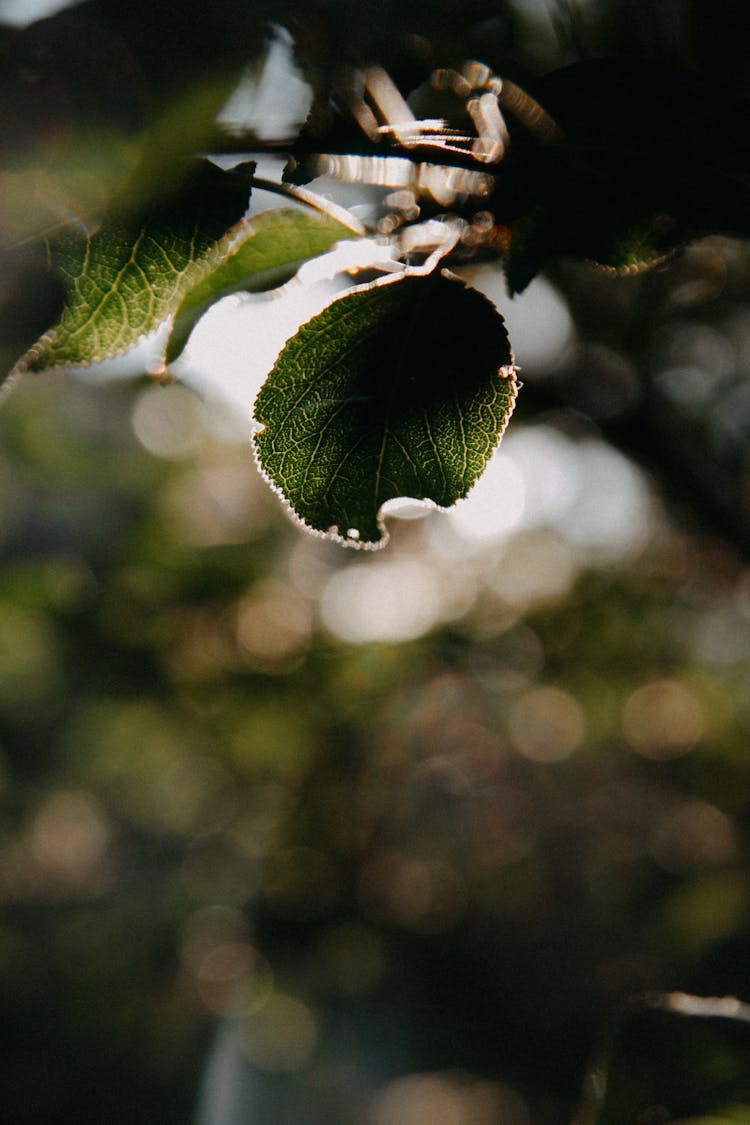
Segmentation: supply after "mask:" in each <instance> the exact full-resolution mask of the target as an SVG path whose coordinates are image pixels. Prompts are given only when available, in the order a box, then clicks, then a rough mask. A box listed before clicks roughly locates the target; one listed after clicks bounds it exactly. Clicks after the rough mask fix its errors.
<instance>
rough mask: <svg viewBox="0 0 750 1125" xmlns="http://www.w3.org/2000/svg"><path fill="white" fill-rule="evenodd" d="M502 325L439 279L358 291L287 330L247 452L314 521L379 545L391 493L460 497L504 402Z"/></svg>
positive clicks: (496, 434)
mask: <svg viewBox="0 0 750 1125" xmlns="http://www.w3.org/2000/svg"><path fill="white" fill-rule="evenodd" d="M516 391H517V384H516V380H515V367H514V365H513V356H512V353H511V349H510V344H509V342H508V337H507V334H506V332H505V328H504V325H503V320H502V317H501V316H500V314H499V313H498V312H497V310H496V309H495V307H494V306H493V305H492V304H491V303H490V302H489V301H488V300H487V299H486V298H485V297H483V296H482V295H481V294H480V293H478V292H476V290H473V289H467V288H466V287H465V286H464V284H463V283H462V282H461V281H459V280H458V279H456V278H454V277H451V276H450V275H448V274H446V273H432V274H430V275H428V276H423V275H414V274H411V275H407V276H403V275H402V276H400V277H397V278H395V279H394V278H389V279H387V280H383V281H378V282H376V283H374V284H372V285H368V286H362V287H360V288H358V289H355V290H353V291H352V292H350V293H348V294H346V295H345V296H344V297H341V298H339V299H337V300H336V301H334V302H333V303H332V304H331V305H329V306H328V308H326V309H325V310H324V311H323V312H322V313H320V314H319V315H318V316H316V317H314V318H313V319H312V320H311V321H309V322H308V323H307V324H306V325H304V326H303V327H302V328H301V329H300V331H299V332H298V333H297V334H296V336H294V337H293V338H292V339H291V340H290V341H289V343H288V344H287V345H286V347H285V348H284V349H283V351H282V353H281V355H280V356H279V358H278V360H277V362H276V365H275V366H274V368H273V370H272V372H271V374H270V375H269V377H268V380H267V381H266V383H265V385H264V386H263V387H262V388H261V391H260V393H259V394H258V397H257V400H256V403H255V416H256V420H257V423H258V424H259V426H261V427H262V429H261V430H260V432H258V433H256V434H255V437H254V443H255V450H256V456H257V458H258V461H259V464H260V466H261V469H262V470H263V472H264V473H265V475H266V476H267V478H268V480H269V481H270V483H271V484H272V485H273V486H274V487H275V488H276V489H277V490H278V491H279V492H280V493H281V494H282V496H283V497H285V499H286V500H287V501H288V502H289V504H290V505H291V507H292V509H293V511H294V512H295V514H296V515H297V516H298V517H299V518H300V519H301V520H302V521H303V522H304V523H305V524H306V525H308V526H309V527H310V528H311V529H313V530H315V531H318V532H328V533H331V534H333V535H335V536H336V537H337V538H339V539H340V540H342V541H344V542H348V543H352V544H357V545H360V546H374V545H377V544H380V543H383V542H384V541H385V529H384V526H383V520H382V513H381V509H382V507H383V505H384V504H385V503H386V501H388V500H391V499H394V498H396V497H414V498H416V499H424V500H431V501H433V502H434V503H435V504H437V505H439V506H441V507H447V506H449V505H451V504H453V503H455V501H456V500H458V499H459V498H460V497H462V496H465V495H466V493H467V492H468V491H469V489H470V488H471V487H472V485H473V484H474V483H475V481H476V480H477V478H478V477H479V475H480V474H481V472H482V470H483V469H484V467H485V465H486V464H487V461H488V460H489V458H490V456H491V455H492V452H493V450H494V449H495V447H496V445H497V443H498V441H499V439H500V436H501V434H502V432H503V430H504V428H505V426H506V424H507V421H508V418H509V417H510V414H511V412H512V410H513V405H514V402H515V398H516Z"/></svg>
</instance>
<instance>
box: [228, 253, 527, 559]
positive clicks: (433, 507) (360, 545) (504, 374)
mask: <svg viewBox="0 0 750 1125" xmlns="http://www.w3.org/2000/svg"><path fill="white" fill-rule="evenodd" d="M440 273H441V275H442V276H443V277H447V278H450V279H451V280H454V281H460V282H461V284H462V285H464V286H465V287H466V288H473V287H471V286H468V285H467V284H466V282H465V281H464V280H463V278H460V277H458V276H457V275H456V274H455V273H453V271H452V270H448V269H441V270H440ZM425 276H428V275H427V274H426V273H425V271H424V269H423V267H421V266H404V268H403V269H402V270H399V271H398V273H393V274H388V275H387V276H386V277H377V278H375V280H374V281H368V282H366V283H365V284H363V285H354V286H352V287H351V288H350V289H346V290H345V291H344V292H343V293H337V294H336V296H335V297H334V298H333V299H332V300H331V301H329V303H328V304H327V305H326V306H325V309H321V310H320V312H317V313H314V314H313V316H311V317H309V318H308V319H307V320H306V321H304V322H303V323H302V324H300V325H299V327H298V328H297V331H296V332H295V333H294V334H293V335H292V336H290V338H289V339H290V340H292V339H294V336H296V335H297V333H298V332H301V331H302V329H303V328H305V327H306V326H307V325H308V324H310V323H311V322H312V321H313V320H315V319H316V317H318V316H320V315H321V313H322V312H325V311H326V310H327V309H329V308H330V307H331V306H332V305H335V304H337V303H338V302H339V301H343V300H344V298H345V297H351V295H352V294H353V293H366V292H368V291H369V290H371V289H377V288H380V287H381V286H383V285H393V284H395V283H397V282H399V281H403V279H404V278H405V277H425ZM475 292H477V293H479V290H475ZM480 295H481V296H482V297H484V299H485V300H486V301H489V303H490V304H491V305H493V306H494V308H495V309H496V310H497V312H498V314H499V315H502V314H500V310H499V309H497V306H496V305H495V303H494V301H491V300H490V298H489V297H487V296H486V294H484V293H481V294H480ZM288 343H289V340H287V341H286V342H285V343H284V344H283V346H282V347H281V348H280V350H279V355H281V352H282V351H283V350H284V348H285V347H286V345H287V344H288ZM508 346H509V349H510V360H511V361H510V363H507V364H501V365H500V367H498V369H497V377H498V378H499V379H508V380H510V385H511V398H510V405H509V406H508V410H507V411H506V414H505V419H504V421H503V425H502V427H501V429H500V432H499V433H498V435H497V441H496V442H495V445H494V447H493V450H492V453H491V454H490V456H489V457H488V458H487V462H486V464H489V462H490V460H491V458H492V456H493V454H494V453H495V451H496V450H497V448H498V446H499V445H500V442H501V441H502V440H503V437H504V435H505V431H506V430H507V428H508V423H509V422H510V419H511V417H512V416H513V412H514V410H515V406H516V399H517V398H518V392H519V390H520V389H521V387H522V386H523V384H522V383H521V382H520V381H519V380H518V379H517V378H516V375H517V373H518V372H519V371H520V367H519V366H518V364H516V362H515V357H514V355H513V349H512V347H511V344H510V340H508ZM277 360H278V356H277ZM275 363H276V361H274V365H275ZM259 393H260V392H259ZM256 401H257V399H256ZM252 424H253V427H254V429H253V434H252V436H251V438H250V446H251V449H252V453H253V460H254V461H255V466H256V468H257V470H258V472H259V473H260V475H261V477H262V478H263V480H264V481H265V483H266V484H267V485H268V487H269V488H270V489H271V491H272V492H274V493H275V494H276V496H277V497H278V498H279V500H280V501H281V506H282V508H283V509H284V510H285V512H286V513H287V514H288V515H289V516H291V518H292V520H293V521H294V523H296V524H298V525H299V526H301V527H303V528H304V529H305V531H306V532H307V533H308V534H309V535H312V536H314V537H315V538H316V539H325V540H328V541H329V542H332V543H338V544H339V545H340V546H342V547H351V548H353V549H354V550H355V551H382V549H383V548H384V547H386V546H387V545H388V543H389V541H390V538H391V534H390V532H389V530H388V527H387V525H386V522H385V521H386V518H387V516H388V505H389V504H391V505H392V504H393V503H394V502H395V501H397V500H400V499H409V500H411V501H412V502H413V503H415V504H419V505H420V506H421V507H423V508H424V509H425V510H426V511H436V512H448V511H450V509H451V508H452V507H453V506H454V504H455V503H457V502H458V501H459V500H464V499H466V497H467V496H468V495H469V494H470V493H471V489H472V488H473V487H474V485H472V486H471V488H469V489H467V491H466V492H465V493H464V494H463V496H457V497H456V500H455V501H454V504H449V505H447V506H446V505H441V504H437V503H436V502H435V501H434V500H429V499H418V498H416V497H392V498H391V499H389V500H386V501H385V503H383V504H381V506H380V508H379V509H378V512H377V515H376V517H375V519H376V523H377V526H378V531H379V532H380V538H379V539H376V540H367V539H364V540H363V539H359V538H358V536H353V535H349V534H347V535H342V534H341V532H340V530H339V528H338V527H335V526H334V527H330V528H328V530H327V531H321V530H320V528H317V527H311V526H310V524H309V523H307V521H306V520H305V519H303V518H302V516H301V515H299V513H298V512H297V511H296V510H295V508H294V506H293V505H292V502H291V501H290V500H289V498H288V497H287V496H285V495H284V493H283V491H282V490H281V488H280V487H279V485H277V484H276V483H275V481H273V480H271V478H270V477H269V475H268V473H267V472H266V470H265V469H264V468H263V465H262V464H261V461H260V455H259V453H258V447H257V445H256V442H255V435H256V434H260V433H262V432H263V430H264V426H263V424H262V423H260V422H258V421H256V419H255V418H254V417H253V420H252ZM483 472H484V470H483ZM481 476H482V474H480V476H479V477H478V478H477V481H476V482H475V483H477V482H478V481H479V479H481Z"/></svg>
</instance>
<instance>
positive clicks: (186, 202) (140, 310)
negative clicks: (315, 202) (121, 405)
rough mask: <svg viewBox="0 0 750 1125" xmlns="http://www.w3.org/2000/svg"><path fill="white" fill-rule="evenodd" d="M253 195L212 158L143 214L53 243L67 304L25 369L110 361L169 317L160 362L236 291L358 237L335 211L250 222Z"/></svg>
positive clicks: (282, 275)
mask: <svg viewBox="0 0 750 1125" xmlns="http://www.w3.org/2000/svg"><path fill="white" fill-rule="evenodd" d="M248 194H249V190H248V187H247V185H246V184H244V185H243V184H242V182H241V181H240V180H235V179H233V178H232V177H231V176H227V174H226V173H223V172H220V171H219V170H218V169H217V168H215V167H213V166H212V165H208V164H206V165H205V166H202V167H201V168H200V169H199V171H198V172H197V174H196V175H195V176H194V177H192V178H191V180H190V182H189V183H188V184H187V186H186V187H184V188H183V189H182V190H181V191H180V193H179V194H178V195H177V196H172V197H170V198H168V199H167V200H165V201H162V202H161V203H160V204H159V205H158V206H157V207H155V208H153V209H152V210H151V211H150V213H149V214H148V215H146V216H145V218H141V219H140V220H139V221H108V222H106V223H105V224H104V225H103V226H102V227H101V229H100V230H99V231H97V233H96V234H94V235H93V236H92V237H90V238H88V239H85V240H83V239H73V238H67V239H66V240H64V241H62V242H61V243H59V244H58V245H57V246H55V247H54V249H53V255H54V257H55V258H56V260H57V261H58V263H59V265H60V268H61V270H62V273H63V276H64V280H65V286H66V291H67V295H66V301H65V306H64V308H63V312H62V314H61V316H60V319H59V321H58V323H57V324H56V325H55V326H54V327H53V328H52V329H50V330H49V331H48V332H47V333H45V334H44V336H42V337H41V339H40V340H39V341H38V342H37V343H36V344H35V345H34V346H33V347H32V348H31V349H30V351H29V352H28V353H27V354H26V356H24V358H23V359H22V360H21V362H20V364H19V365H18V366H19V368H21V369H26V370H30V371H42V370H48V369H50V368H65V367H73V366H78V365H89V364H91V363H97V362H99V361H101V360H104V359H110V358H112V357H113V356H116V355H122V354H123V353H125V352H127V351H129V350H130V349H131V348H133V347H135V346H136V344H138V343H139V342H140V340H142V339H143V337H144V336H146V335H148V334H149V333H150V332H153V331H154V330H155V329H156V328H158V327H159V326H160V325H161V324H163V323H164V322H165V321H167V320H171V327H170V331H169V332H168V333H167V335H166V338H165V343H164V354H163V356H162V361H161V363H159V361H158V360H155V361H154V369H155V370H156V371H159V370H163V368H164V367H165V366H166V363H167V362H170V361H171V360H173V359H175V358H176V356H177V355H178V354H179V353H180V351H181V350H182V348H183V347H184V345H185V342H186V340H187V338H188V336H189V334H190V331H191V330H192V328H193V326H194V324H195V322H196V321H197V319H198V318H199V317H200V316H201V314H202V313H203V312H204V311H205V309H206V308H207V307H208V306H209V305H210V304H212V303H213V302H214V301H216V300H218V299H219V298H220V297H222V296H224V295H225V294H226V293H228V292H232V291H235V290H237V289H242V288H245V289H251V290H256V291H257V290H261V289H270V288H274V287H275V286H277V285H280V284H282V282H284V281H286V280H288V279H289V278H290V277H291V276H293V274H294V273H295V271H296V270H297V268H298V267H299V265H300V264H301V263H302V262H304V261H306V260H307V259H309V258H311V257H316V256H317V255H319V254H321V253H324V252H325V251H326V250H329V249H330V248H331V246H332V245H334V243H336V242H337V241H339V240H341V239H344V238H352V237H355V235H354V233H353V232H352V231H351V230H350V229H349V228H348V227H345V226H343V225H342V224H340V223H338V222H336V221H335V220H334V219H330V218H328V217H326V216H323V217H321V216H319V215H317V214H310V215H307V214H302V213H300V212H297V211H292V210H289V209H284V210H279V211H271V212H268V213H265V214H263V215H260V216H257V217H256V218H253V219H252V221H251V220H247V219H245V218H243V214H244V211H245V210H246V207H247V200H248Z"/></svg>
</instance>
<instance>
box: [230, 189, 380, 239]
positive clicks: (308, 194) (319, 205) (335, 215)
mask: <svg viewBox="0 0 750 1125" xmlns="http://www.w3.org/2000/svg"><path fill="white" fill-rule="evenodd" d="M250 184H251V185H252V187H256V188H260V190H261V191H270V192H273V194H274V195H282V196H284V197H285V198H286V199H293V200H295V202H297V203H303V204H304V205H305V206H306V207H312V208H313V210H315V211H319V212H320V213H321V214H322V215H327V216H328V217H329V218H330V219H334V220H335V221H336V222H337V223H341V225H342V226H344V227H348V229H349V230H350V231H353V233H354V234H358V235H360V236H361V237H366V236H367V235H368V234H369V233H370V232H369V231H368V230H367V227H365V226H364V224H363V223H360V221H359V219H355V217H354V216H353V215H352V214H350V212H349V211H347V210H346V208H345V207H339V205H338V203H333V202H332V200H330V199H324V198H323V197H322V196H320V195H316V194H315V192H312V191H308V190H307V189H306V188H302V187H296V186H294V185H292V184H280V183H277V182H276V181H275V180H266V179H263V177H262V176H251V177H250Z"/></svg>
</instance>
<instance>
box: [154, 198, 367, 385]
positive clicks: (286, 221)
mask: <svg viewBox="0 0 750 1125" xmlns="http://www.w3.org/2000/svg"><path fill="white" fill-rule="evenodd" d="M356 237H357V236H356V234H355V233H354V232H353V231H352V230H351V229H350V228H349V227H345V226H343V225H342V224H341V223H338V222H336V220H335V219H332V218H328V217H327V216H325V215H316V214H314V213H307V212H302V211H294V210H291V209H290V208H283V209H279V210H278V211H265V212H263V213H262V214H260V215H256V216H254V217H253V218H252V220H248V221H245V222H243V223H242V224H241V225H240V228H239V229H238V230H237V231H235V232H231V233H230V235H229V236H228V237H227V239H226V240H225V241H226V242H227V243H228V244H229V245H230V246H231V250H230V251H229V253H227V254H226V256H224V254H223V253H222V247H217V252H216V253H215V254H214V255H213V257H214V258H215V259H217V264H216V265H215V267H214V266H210V268H209V269H208V270H207V272H206V273H205V275H204V276H203V277H202V279H201V280H200V281H198V282H197V283H196V284H195V285H193V286H192V287H191V288H189V289H188V291H187V292H186V294H185V296H184V298H183V300H182V302H181V304H180V306H179V308H178V310H177V314H176V316H175V321H174V325H173V327H172V332H171V335H170V339H169V345H168V347H167V354H166V360H167V362H168V363H171V361H172V360H173V359H175V358H176V357H177V356H178V355H179V354H180V352H181V351H182V349H183V347H184V346H185V343H186V341H187V338H188V336H189V335H190V332H191V331H192V329H193V326H194V325H195V323H196V321H197V320H198V319H199V318H200V316H201V315H202V314H203V313H204V312H205V310H206V309H207V308H208V307H209V305H212V304H213V303H214V302H215V301H216V300H218V298H219V297H223V296H226V294H228V293H235V292H237V291H238V290H244V291H246V292H251V293H259V292H263V291H265V290H267V289H274V288H276V286H278V285H282V284H283V283H284V282H285V281H288V280H289V279H290V278H291V277H293V276H294V274H295V273H296V272H297V270H298V269H299V267H300V266H301V265H302V264H303V262H306V261H309V259H310V258H316V257H318V255H320V254H325V253H326V252H327V251H328V250H330V249H331V247H332V246H334V245H335V243H337V242H343V241H344V240H345V239H348V238H356Z"/></svg>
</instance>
